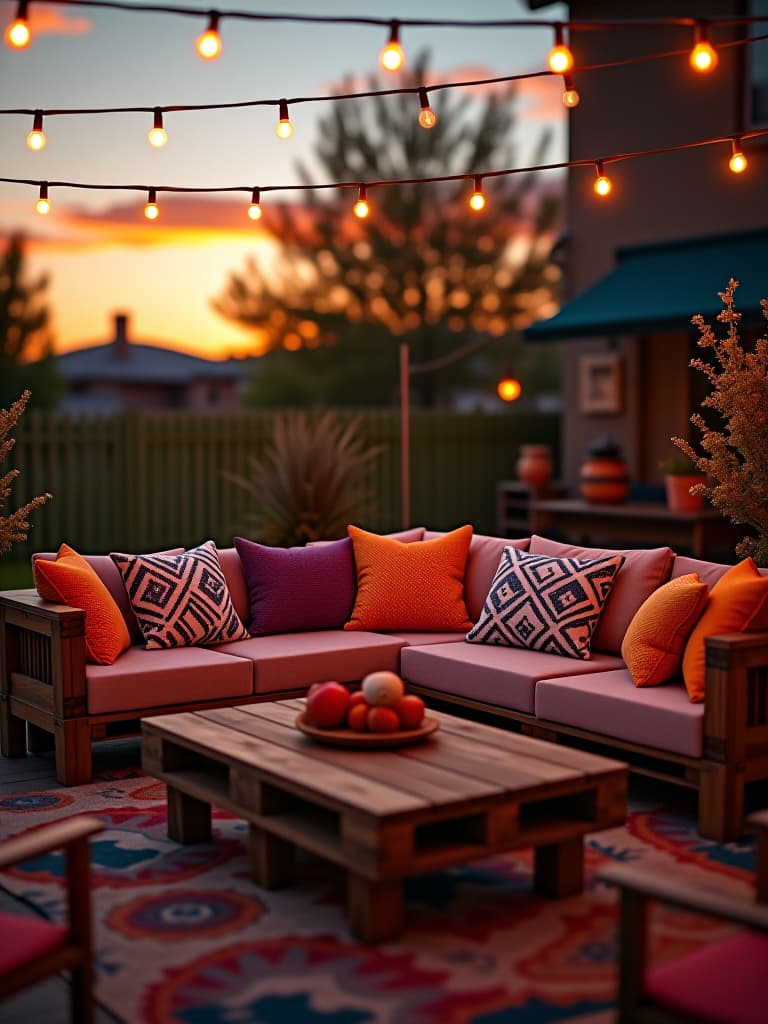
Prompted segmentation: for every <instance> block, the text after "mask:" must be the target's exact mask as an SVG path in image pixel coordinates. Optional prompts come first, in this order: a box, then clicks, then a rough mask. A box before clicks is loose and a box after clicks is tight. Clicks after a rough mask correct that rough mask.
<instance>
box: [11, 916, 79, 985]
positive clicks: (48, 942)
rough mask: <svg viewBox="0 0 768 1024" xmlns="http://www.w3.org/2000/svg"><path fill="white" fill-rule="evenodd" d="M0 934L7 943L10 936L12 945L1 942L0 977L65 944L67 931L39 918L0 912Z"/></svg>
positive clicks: (65, 927) (65, 928) (63, 926)
mask: <svg viewBox="0 0 768 1024" xmlns="http://www.w3.org/2000/svg"><path fill="white" fill-rule="evenodd" d="M0 935H3V936H5V938H6V939H8V940H9V939H10V936H11V935H12V936H13V941H12V942H11V941H3V942H0V974H10V973H11V971H15V970H17V969H18V968H19V967H23V966H24V964H28V963H29V962H30V961H31V960H36V959H37V958H38V957H41V956H45V954H46V953H50V952H51V950H53V949H56V947H57V946H60V945H61V944H62V943H63V942H65V941H66V939H67V936H68V935H69V928H67V926H66V925H63V924H53V923H52V922H51V921H42V920H41V919H40V918H39V917H28V916H27V915H25V914H24V915H22V914H5V913H0Z"/></svg>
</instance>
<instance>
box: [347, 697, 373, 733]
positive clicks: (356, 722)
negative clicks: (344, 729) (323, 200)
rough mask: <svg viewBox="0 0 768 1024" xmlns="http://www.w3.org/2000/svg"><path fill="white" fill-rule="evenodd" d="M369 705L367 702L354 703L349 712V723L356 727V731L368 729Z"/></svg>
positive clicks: (351, 726) (350, 726)
mask: <svg viewBox="0 0 768 1024" xmlns="http://www.w3.org/2000/svg"><path fill="white" fill-rule="evenodd" d="M369 710H370V709H369V707H368V705H367V704H360V703H359V702H358V703H357V704H353V705H352V707H351V708H350V709H349V711H348V712H347V725H348V726H349V728H350V729H354V730H355V732H366V730H367V729H368V711H369Z"/></svg>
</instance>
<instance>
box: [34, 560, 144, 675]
mask: <svg viewBox="0 0 768 1024" xmlns="http://www.w3.org/2000/svg"><path fill="white" fill-rule="evenodd" d="M32 572H33V574H34V577H35V586H36V587H37V592H38V594H39V595H40V597H42V599H43V600H44V601H53V602H54V604H68V605H70V607H72V608H82V609H83V611H84V612H85V650H86V654H87V658H88V661H92V662H95V663H96V664H97V665H111V664H112V662H113V661H115V659H116V658H117V656H118V655H119V654H121V653H122V652H123V651H125V650H127V648H128V647H130V645H131V639H130V637H129V635H128V627H127V626H126V624H125V619H124V618H123V615H122V612H121V611H120V609H119V608H118V607H117V604H116V602H115V599H114V598H113V597H112V595H111V594H110V592H109V591H108V590H107V588H106V586H105V584H104V583H102V581H101V580H100V579H99V577H98V575H97V574H96V572H95V571H94V570H93V569H92V568H91V566H90V565H88V563H87V562H86V560H85V559H84V558H83V557H82V556H81V555H78V553H77V552H76V551H74V550H73V549H72V548H71V547H69V546H68V545H67V544H62V545H61V547H60V548H59V550H58V554H57V555H56V561H55V562H53V561H49V560H48V559H46V558H36V559H35V561H34V563H33V565H32Z"/></svg>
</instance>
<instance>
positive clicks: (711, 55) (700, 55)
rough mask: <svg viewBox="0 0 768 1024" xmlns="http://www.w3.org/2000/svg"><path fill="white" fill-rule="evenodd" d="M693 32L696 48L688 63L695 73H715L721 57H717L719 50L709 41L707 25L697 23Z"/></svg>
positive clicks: (692, 51)
mask: <svg viewBox="0 0 768 1024" xmlns="http://www.w3.org/2000/svg"><path fill="white" fill-rule="evenodd" d="M693 31H694V37H693V40H694V46H693V49H692V50H691V54H690V56H689V58H688V63H689V64H690V65H691V67H692V68H693V70H694V71H699V72H700V73H701V74H706V73H707V72H709V71H714V70H715V68H716V67H717V63H718V60H719V57H718V56H717V50H716V49H715V48H714V46H713V45H712V44H711V43H710V41H709V33H708V31H707V26H706V23H705V22H703V21H697V22H696V24H695V26H694V30H693Z"/></svg>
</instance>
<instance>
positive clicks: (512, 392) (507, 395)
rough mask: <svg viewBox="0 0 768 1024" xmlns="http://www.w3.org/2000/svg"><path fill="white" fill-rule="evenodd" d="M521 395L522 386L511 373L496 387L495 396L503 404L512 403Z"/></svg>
mask: <svg viewBox="0 0 768 1024" xmlns="http://www.w3.org/2000/svg"><path fill="white" fill-rule="evenodd" d="M522 393H523V386H522V384H521V383H520V381H519V380H518V379H517V377H515V376H513V375H512V374H511V373H508V374H507V375H506V376H505V377H503V378H502V380H500V381H499V383H498V385H497V386H496V394H497V395H498V396H499V398H500V399H501V400H502V401H504V402H514V401H515V400H516V399H518V398H519V397H520V395H521V394H522Z"/></svg>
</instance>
